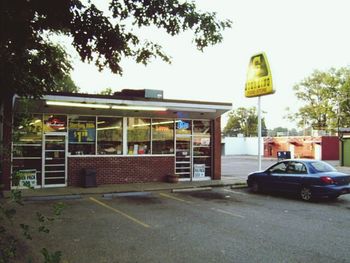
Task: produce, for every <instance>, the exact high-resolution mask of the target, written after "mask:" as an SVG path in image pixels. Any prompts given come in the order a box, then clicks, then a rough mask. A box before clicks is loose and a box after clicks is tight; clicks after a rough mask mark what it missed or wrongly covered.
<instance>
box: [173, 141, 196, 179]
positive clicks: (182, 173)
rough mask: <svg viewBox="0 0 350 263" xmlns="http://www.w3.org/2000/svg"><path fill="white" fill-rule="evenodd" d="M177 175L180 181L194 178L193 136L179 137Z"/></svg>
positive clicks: (177, 142)
mask: <svg viewBox="0 0 350 263" xmlns="http://www.w3.org/2000/svg"><path fill="white" fill-rule="evenodd" d="M175 149H176V155H175V174H177V175H178V176H179V178H180V180H185V181H186V180H191V178H192V176H191V175H192V137H191V135H177V136H176V142H175Z"/></svg>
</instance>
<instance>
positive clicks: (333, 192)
mask: <svg viewBox="0 0 350 263" xmlns="http://www.w3.org/2000/svg"><path fill="white" fill-rule="evenodd" d="M247 184H248V187H250V188H251V190H252V191H253V192H255V193H256V192H260V191H262V190H266V191H268V190H270V191H279V192H290V193H296V194H298V195H299V196H300V198H301V199H302V200H304V201H310V200H311V199H314V198H321V197H328V198H330V199H336V198H338V196H340V195H343V194H350V175H347V174H344V173H341V172H337V170H336V169H335V168H334V167H332V166H331V165H329V164H328V163H326V162H323V161H317V160H309V159H308V160H301V159H295V160H293V159H289V160H283V161H280V162H277V163H276V164H274V165H272V166H271V167H269V168H267V169H266V170H265V171H260V172H254V173H251V174H249V176H248V180H247Z"/></svg>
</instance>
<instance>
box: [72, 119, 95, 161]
mask: <svg viewBox="0 0 350 263" xmlns="http://www.w3.org/2000/svg"><path fill="white" fill-rule="evenodd" d="M68 129H69V131H68V136H69V153H70V154H72V155H76V154H77V155H82V154H95V143H96V117H91V116H77V115H71V116H69V124H68Z"/></svg>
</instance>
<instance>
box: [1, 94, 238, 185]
mask: <svg viewBox="0 0 350 263" xmlns="http://www.w3.org/2000/svg"><path fill="white" fill-rule="evenodd" d="M231 108H232V105H231V103H217V102H202V101H185V100H169V99H163V93H162V91H157V90H123V91H121V92H117V93H115V94H114V95H112V96H107V95H89V94H76V93H51V94H46V95H44V96H42V98H41V99H32V100H27V99H22V98H19V97H14V98H13V100H12V101H8V102H6V103H5V104H3V109H2V115H3V116H2V120H3V129H2V137H3V141H4V148H6V147H7V148H9V149H11V151H6V150H5V151H3V156H2V175H1V181H2V183H3V184H4V186H5V189H11V187H14V186H17V185H18V184H19V185H23V184H24V185H26V184H30V185H32V186H33V187H35V188H47V187H65V186H81V185H82V172H83V171H84V170H85V171H86V170H89V169H93V170H94V171H95V172H96V181H97V185H104V184H121V183H142V182H155V181H166V180H167V176H169V175H171V174H176V175H178V177H179V179H180V180H181V181H194V180H216V179H221V127H220V122H221V115H222V114H223V113H225V112H227V111H229V110H231ZM10 124H11V125H10ZM11 175H17V177H18V176H20V178H21V180H20V181H18V180H15V179H13V180H12V179H11V178H13V177H12V176H11ZM24 182H25V183H24Z"/></svg>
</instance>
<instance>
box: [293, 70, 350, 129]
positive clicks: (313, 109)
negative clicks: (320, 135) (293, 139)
mask: <svg viewBox="0 0 350 263" xmlns="http://www.w3.org/2000/svg"><path fill="white" fill-rule="evenodd" d="M294 91H295V94H296V96H297V98H298V99H299V100H301V101H303V102H304V103H305V104H304V106H303V107H301V108H299V110H298V112H297V113H295V114H291V115H290V118H291V119H293V120H296V121H298V125H299V126H300V127H304V126H305V125H307V126H311V127H312V128H313V129H315V130H327V131H330V132H332V131H335V130H336V129H337V128H339V127H350V68H340V69H335V68H331V69H329V70H328V71H319V70H315V71H314V72H313V73H312V74H311V76H309V77H307V78H305V79H304V80H302V81H301V82H299V83H298V84H296V85H295V86H294Z"/></svg>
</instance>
